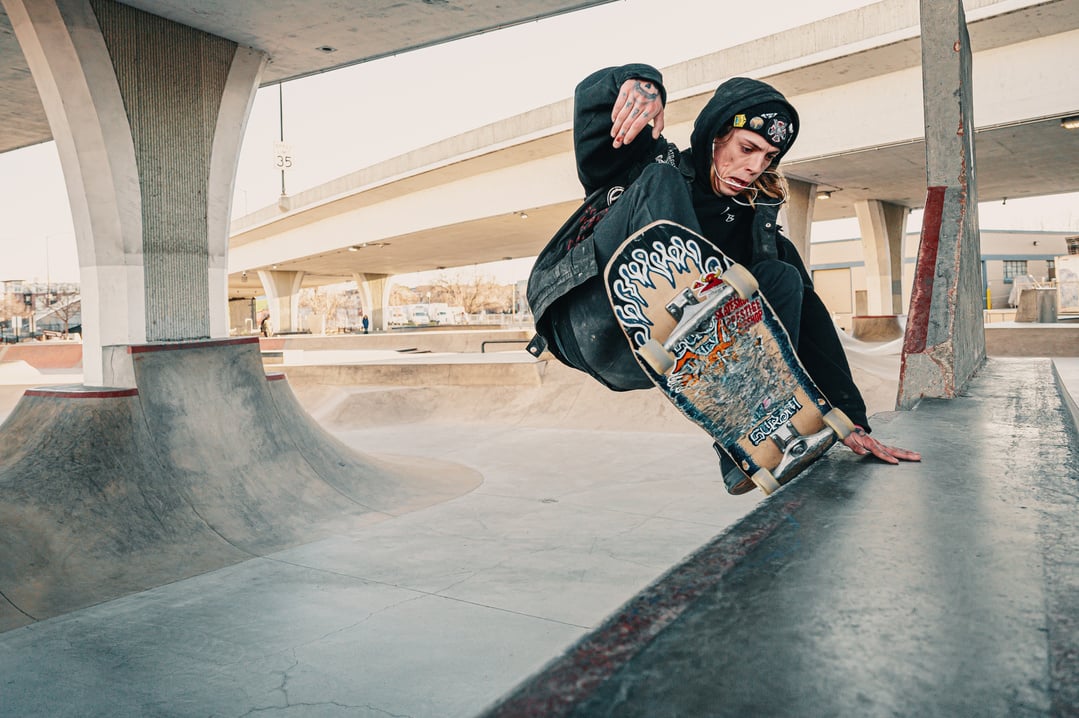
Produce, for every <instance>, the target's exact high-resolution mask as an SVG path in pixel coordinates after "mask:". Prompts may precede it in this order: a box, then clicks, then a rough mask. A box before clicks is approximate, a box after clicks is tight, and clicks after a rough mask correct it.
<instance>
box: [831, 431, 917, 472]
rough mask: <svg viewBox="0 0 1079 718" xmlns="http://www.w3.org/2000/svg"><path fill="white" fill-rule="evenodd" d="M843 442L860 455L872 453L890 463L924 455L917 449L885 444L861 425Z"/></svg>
mask: <svg viewBox="0 0 1079 718" xmlns="http://www.w3.org/2000/svg"><path fill="white" fill-rule="evenodd" d="M843 444H844V446H846V447H847V448H848V449H850V450H851V451H853V452H854V453H855V454H858V455H859V456H868V455H870V454H872V455H873V456H875V457H877V458H878V459H880V460H881V461H886V462H888V463H889V464H898V463H899V462H900V461H921V460H922V455H921V454H919V453H918V452H916V451H908V450H906V449H900V448H899V447H897V446H885V445H884V444H882V443H880V442H879V441H877V440H876V439H874V438H873V437H872V436H870V435H869V434H868V433H866V430H865V429H863V428H862V427H860V426H859V427H857V428H855V430H854V431H852V432H851V433H850V434H849V435H848V436H847V438H846V439H843Z"/></svg>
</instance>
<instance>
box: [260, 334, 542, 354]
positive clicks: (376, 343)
mask: <svg viewBox="0 0 1079 718" xmlns="http://www.w3.org/2000/svg"><path fill="white" fill-rule="evenodd" d="M532 334H533V332H532V329H531V328H528V329H496V328H491V329H443V330H436V331H430V330H417V331H407V330H395V331H392V332H377V333H375V334H338V335H332V336H318V335H309V334H302V335H292V336H277V337H269V338H264V339H262V340H261V347H262V350H263V352H266V351H283V350H286V349H287V350H293V349H302V350H304V351H322V350H328V349H380V350H387V349H388V350H392V351H401V350H413V351H422V352H464V353H473V352H475V353H480V352H483V351H488V352H491V351H505V350H507V349H523V348H524V345H525V344H526V343H527V342H528V341H529V340H530V339H531V338H532ZM511 339H512V340H517V341H519V342H520V343H519V344H517V345H514V344H504V345H495V344H493V342H496V341H508V340H511ZM485 342H486V343H488V345H489V346H487V347H484V343H485Z"/></svg>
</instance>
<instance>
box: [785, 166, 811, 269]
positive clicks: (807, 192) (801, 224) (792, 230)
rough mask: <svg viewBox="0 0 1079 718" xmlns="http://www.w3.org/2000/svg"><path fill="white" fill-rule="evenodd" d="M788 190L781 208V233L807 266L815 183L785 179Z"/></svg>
mask: <svg viewBox="0 0 1079 718" xmlns="http://www.w3.org/2000/svg"><path fill="white" fill-rule="evenodd" d="M787 185H788V187H789V189H790V192H789V193H788V194H787V203H786V204H785V205H783V209H782V210H781V211H782V213H783V216H782V217H781V218H780V220H779V222H780V224H782V225H783V234H785V235H786V236H787V238H788V239H789V240H790V241H791V242H792V243H793V244H794V246H795V248H796V249H797V250H798V254H800V255H802V262H804V263H805V265H806V266H807V267H808V266H809V251H810V243H809V240H810V232H811V230H812V229H813V208H814V206H815V205H816V202H817V185H815V184H812V183H810V182H802V181H800V180H795V179H790V178H788V179H787Z"/></svg>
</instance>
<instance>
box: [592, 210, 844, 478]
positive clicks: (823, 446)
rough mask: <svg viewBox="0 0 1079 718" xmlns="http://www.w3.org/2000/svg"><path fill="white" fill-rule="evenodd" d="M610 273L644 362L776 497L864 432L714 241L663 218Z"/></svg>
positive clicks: (614, 300)
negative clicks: (841, 442)
mask: <svg viewBox="0 0 1079 718" xmlns="http://www.w3.org/2000/svg"><path fill="white" fill-rule="evenodd" d="M605 279H606V287H607V293H608V297H609V298H610V301H611V306H612V309H613V310H614V314H615V317H616V318H617V320H618V322H619V323H620V324H621V325H622V328H623V330H624V331H625V334H626V338H627V340H628V341H629V343H630V346H631V347H632V348H633V350H634V355H635V356H636V357H637V360H638V361H639V363H640V364H641V367H642V368H643V369H644V371H645V372H646V373H647V374H648V376H649V377H651V379H652V380H653V381H654V382H655V384H656V386H658V387H659V388H660V389H661V390H662V391H663V392H664V393H665V394H666V395H667V397H668V398H669V399H670V400H671V401H673V402H674V404H675V405H676V406H677V407H678V408H679V409H680V410H681V411H682V413H684V414H685V415H686V416H687V417H688V418H689V419H691V420H692V421H694V422H695V423H697V424H698V425H700V426H701V427H702V428H703V429H704V430H705V431H707V432H708V433H709V434H710V435H711V436H712V437H713V439H715V441H716V442H717V444H719V445H720V446H721V447H722V448H723V449H724V450H725V451H726V452H727V454H728V455H729V456H730V457H731V459H733V461H734V463H735V464H736V465H737V466H738V468H739V469H741V470H742V472H743V473H745V474H746V476H747V477H749V478H751V479H752V480H753V483H755V484H756V485H757V486H758V487H760V488H761V489H762V490H763V491H764V492H765V493H771V492H772V491H773V490H775V489H777V488H779V486H780V485H781V484H784V483H786V482H788V481H790V480H791V479H793V478H794V477H795V476H797V475H798V474H799V473H800V472H801V471H802V470H804V469H805V468H806V467H807V466H809V465H810V464H812V463H813V462H814V461H816V460H817V459H818V458H819V457H820V456H821V455H822V454H824V452H825V451H827V450H828V449H829V448H830V447H831V446H832V444H834V443H835V442H836V440H837V439H841V438H843V437H845V436H846V435H847V434H848V433H849V432H850V431H851V430H852V429H853V425H852V424H851V423H850V420H849V419H847V417H846V416H845V415H844V414H843V412H841V411H840V410H838V409H834V408H833V407H832V405H831V404H830V403H829V402H828V400H827V399H826V398H825V396H824V395H823V393H821V391H820V389H818V388H817V386H816V384H814V382H813V380H812V379H811V378H810V377H809V374H808V373H807V372H806V370H805V368H804V367H803V366H802V364H801V362H800V361H799V360H798V357H797V356H796V355H795V352H794V347H793V346H792V345H791V342H790V338H789V337H788V336H787V332H786V330H785V329H784V328H783V326H782V324H780V323H779V320H778V319H777V318H776V316H775V313H774V312H773V310H772V308H771V306H769V305H768V302H767V301H766V300H765V299H764V298H763V297H762V296H761V295H760V294H759V293H757V292H756V281H755V280H754V279H753V277H752V275H751V274H749V272H748V271H747V270H745V269H744V268H742V267H740V266H738V265H734V263H733V262H731V260H730V259H729V258H727V257H726V256H725V255H724V254H723V253H722V252H720V250H719V249H718V248H716V247H715V246H714V245H713V244H711V243H710V242H709V241H708V240H707V239H705V238H704V237H701V236H700V235H697V234H696V233H694V232H693V231H692V230H689V229H687V228H685V227H682V226H680V225H677V224H674V223H671V222H664V221H660V222H654V223H652V224H650V225H648V226H647V227H645V228H644V229H642V230H641V231H639V232H637V233H636V234H634V235H633V236H631V237H630V238H629V239H627V240H626V241H625V242H624V243H623V245H622V247H621V248H620V249H619V251H618V252H616V253H615V255H614V258H612V259H611V261H610V263H609V264H608V265H607V268H606V274H605Z"/></svg>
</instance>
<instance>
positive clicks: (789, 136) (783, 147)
mask: <svg viewBox="0 0 1079 718" xmlns="http://www.w3.org/2000/svg"><path fill="white" fill-rule="evenodd" d="M731 125H732V126H733V127H736V128H738V129H743V130H750V131H751V132H755V133H756V134H758V135H760V136H761V137H763V138H764V140H765V141H766V142H768V143H769V144H771V145H772V146H774V147H776V148H778V149H779V150H780V152H786V151H787V147H788V145H790V143H791V141H792V140H793V139H794V134H795V127H794V119H793V118H792V117H791V111H790V106H789V105H787V104H786V103H785V102H779V101H777V100H772V101H769V102H762V103H760V104H759V105H753V106H751V107H747V108H745V109H744V110H742V111H741V112H739V113H737V114H735V115H734V117H733V118H732V119H731Z"/></svg>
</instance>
